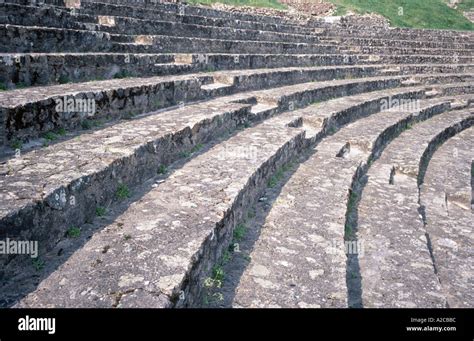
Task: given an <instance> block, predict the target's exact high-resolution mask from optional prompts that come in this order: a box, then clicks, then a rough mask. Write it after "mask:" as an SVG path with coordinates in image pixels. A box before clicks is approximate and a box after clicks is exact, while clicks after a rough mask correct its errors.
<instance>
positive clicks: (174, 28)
mask: <svg viewBox="0 0 474 341" xmlns="http://www.w3.org/2000/svg"><path fill="white" fill-rule="evenodd" d="M0 6H1V7H0V8H3V9H4V11H5V16H2V17H0V24H10V25H21V26H43V27H55V28H67V29H76V30H92V31H98V32H100V31H103V32H108V33H115V34H129V35H131V34H133V35H171V36H183V37H197V38H210V39H227V40H234V39H236V40H252V41H258V40H263V41H282V42H306V43H318V41H319V38H318V37H317V36H315V35H308V34H294V33H280V32H275V31H262V30H249V29H236V28H228V27H215V26H203V25H196V24H185V23H179V22H169V21H163V20H162V19H161V18H160V20H157V19H156V18H155V19H154V20H142V19H132V18H127V17H124V16H98V15H84V14H81V15H79V14H77V13H75V14H74V15H72V14H70V13H68V12H64V11H58V10H55V9H54V8H51V7H35V6H27V7H25V6H13V5H3V6H2V5H0Z"/></svg>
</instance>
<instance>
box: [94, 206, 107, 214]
mask: <svg viewBox="0 0 474 341" xmlns="http://www.w3.org/2000/svg"><path fill="white" fill-rule="evenodd" d="M106 213H107V209H106V208H105V207H101V206H97V207H96V208H95V215H96V216H98V217H103V216H104V215H105V214H106Z"/></svg>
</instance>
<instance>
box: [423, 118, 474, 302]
mask: <svg viewBox="0 0 474 341" xmlns="http://www.w3.org/2000/svg"><path fill="white" fill-rule="evenodd" d="M473 145H474V128H472V127H471V128H468V129H466V130H464V131H462V132H460V133H459V134H457V135H456V136H454V137H452V138H450V139H449V140H448V141H447V142H445V143H444V144H443V145H441V146H440V147H439V148H438V149H437V150H436V152H435V153H434V154H433V156H432V158H431V160H430V161H429V164H428V165H427V168H426V173H425V174H424V177H423V183H422V185H421V187H420V203H421V205H422V207H423V208H424V219H425V229H426V232H427V234H428V236H429V240H430V243H431V248H432V253H433V259H434V262H435V265H436V271H437V274H438V276H439V279H440V282H441V287H442V289H443V293H444V294H445V295H446V298H447V302H448V305H449V307H451V308H460V307H470V306H472V302H473V301H474V297H473V291H472V284H471V283H470V280H471V278H473V275H474V273H473V269H472V264H473V256H472V251H471V249H470V245H472V244H473V242H474V240H473V237H472V221H473V218H474V217H473V213H472V210H471V200H472V199H471V196H472V194H471V191H472V187H471V186H472V185H471V181H472V173H471V172H472V171H471V169H472V160H474V152H473V148H472V146H473Z"/></svg>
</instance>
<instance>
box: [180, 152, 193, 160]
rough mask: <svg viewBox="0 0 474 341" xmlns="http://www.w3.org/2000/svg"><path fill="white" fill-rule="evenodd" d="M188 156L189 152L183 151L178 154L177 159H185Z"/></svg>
mask: <svg viewBox="0 0 474 341" xmlns="http://www.w3.org/2000/svg"><path fill="white" fill-rule="evenodd" d="M190 156H191V152H187V151H185V152H181V153H179V157H180V158H181V159H187V158H188V157H190Z"/></svg>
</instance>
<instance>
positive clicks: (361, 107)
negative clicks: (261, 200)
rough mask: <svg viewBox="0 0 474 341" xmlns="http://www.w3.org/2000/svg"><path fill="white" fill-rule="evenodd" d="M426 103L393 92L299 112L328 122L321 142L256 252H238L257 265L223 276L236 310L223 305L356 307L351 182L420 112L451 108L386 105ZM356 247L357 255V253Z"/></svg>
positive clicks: (252, 247)
mask: <svg viewBox="0 0 474 341" xmlns="http://www.w3.org/2000/svg"><path fill="white" fill-rule="evenodd" d="M421 97H422V93H417V92H410V91H406V90H403V89H394V90H390V91H383V92H382V91H381V92H373V93H368V94H363V95H358V96H352V97H346V98H341V99H336V100H332V101H329V102H327V103H321V104H317V105H314V106H310V107H308V108H306V109H303V110H301V112H302V114H301V115H302V117H303V122H304V121H305V120H307V121H308V123H309V124H311V123H312V122H314V121H322V122H324V124H322V125H317V129H316V131H315V132H314V137H313V139H315V140H316V141H320V142H319V143H317V145H316V147H315V148H314V153H312V154H311V156H309V158H308V159H307V160H305V161H304V162H303V163H302V164H301V165H299V167H298V169H297V170H296V171H295V172H294V173H293V174H292V175H291V177H290V179H289V180H288V182H286V183H285V185H284V186H283V188H282V189H281V191H279V193H278V194H276V195H277V198H275V199H274V200H272V202H273V204H272V205H271V208H269V209H268V210H269V211H268V212H265V219H264V221H263V222H262V223H261V230H260V231H258V232H255V233H258V234H259V236H258V240H257V241H256V242H255V244H253V243H249V244H247V243H239V250H240V252H243V253H244V254H245V255H246V256H247V253H248V256H249V257H250V259H251V260H250V262H249V263H248V265H246V267H245V269H244V270H242V269H241V268H240V267H239V268H238V269H236V270H235V271H236V272H239V274H233V273H232V272H230V273H229V272H227V271H226V269H224V272H226V273H227V274H228V276H229V278H231V279H232V282H233V283H232V284H230V283H229V284H227V283H226V282H224V285H223V290H222V291H223V292H224V293H226V292H232V293H233V294H234V295H231V296H232V298H231V299H230V302H225V303H226V304H227V305H232V306H234V307H246V308H248V307H259V308H269V307H272V308H275V307H285V308H298V307H299V308H308V307H313V308H314V307H316V308H320V307H325V308H334V307H347V306H348V304H349V305H351V303H352V302H350V300H349V298H351V296H352V295H351V294H348V291H349V289H348V286H347V284H346V277H347V273H346V262H347V258H346V254H347V250H346V246H347V245H346V244H344V231H345V228H344V225H345V216H346V208H347V203H348V200H349V198H348V195H347V194H348V192H349V190H350V187H351V182H352V179H353V177H354V175H355V174H356V172H357V170H358V168H359V167H360V164H361V163H364V162H365V163H367V162H368V160H369V158H370V157H371V156H372V155H374V154H376V153H378V152H379V151H380V150H381V149H383V147H384V146H385V145H387V144H388V143H390V140H391V139H393V138H394V137H395V136H396V134H397V132H400V131H401V130H402V129H403V126H404V125H405V124H406V123H407V122H412V121H415V120H416V118H417V115H418V112H425V113H427V114H426V117H428V115H429V114H436V113H439V112H441V111H443V110H447V109H449V101H447V100H443V99H437V100H436V101H432V100H431V101H423V102H422V104H421V105H420V108H419V109H418V110H417V111H413V112H410V111H399V110H398V108H397V107H394V108H390V110H386V111H382V112H380V111H381V106H380V103H381V102H383V101H388V100H393V99H395V100H402V99H407V100H413V101H417V100H418V101H419V100H420V98H421ZM428 113H429V114H428ZM351 121H354V122H353V123H350V122H351ZM348 122H349V124H348V125H346V126H344V125H345V124H346V123H348ZM304 126H305V124H303V127H304ZM330 130H331V131H333V130H337V132H335V133H334V134H333V135H331V136H329V137H326V138H324V139H322V140H321V139H320V137H321V136H324V132H325V131H326V132H328V131H330ZM318 135H319V138H317V136H318ZM306 137H307V138H311V136H306ZM313 145H314V143H313ZM344 145H349V147H348V153H347V155H344V157H338V155H339V153H340V150H341V148H342V147H343V146H344ZM272 199H273V198H272ZM259 225H260V224H258V225H257V226H256V227H255V228H256V229H258V228H259ZM355 246H356V247H354V250H352V251H353V252H358V250H357V245H355ZM359 251H360V250H359ZM239 256H240V254H237V257H239ZM230 267H232V266H230ZM242 271H243V273H242V274H241V275H240V272H242ZM227 285H228V286H231V287H232V289H230V288H228V287H227ZM350 289H351V290H352V288H350ZM224 297H225V296H224Z"/></svg>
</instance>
